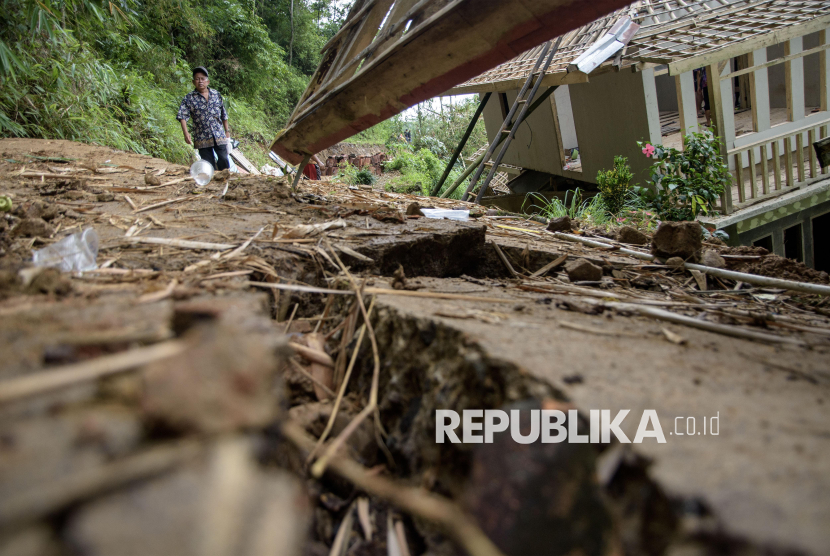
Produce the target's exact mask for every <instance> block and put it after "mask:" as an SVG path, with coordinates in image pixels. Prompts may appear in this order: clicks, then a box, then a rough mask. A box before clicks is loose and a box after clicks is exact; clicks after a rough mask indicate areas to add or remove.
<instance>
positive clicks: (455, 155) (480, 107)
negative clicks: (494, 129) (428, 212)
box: [430, 93, 493, 197]
mask: <svg viewBox="0 0 830 556" xmlns="http://www.w3.org/2000/svg"><path fill="white" fill-rule="evenodd" d="M492 94H493V93H486V94H485V95H484V98H482V99H481V102H479V103H478V108H476V112H475V114H473V119H472V120H470V125H468V126H467V131H465V132H464V137H462V138H461V142H460V143H458V147H456V149H455V151H453V153H452V158H450V163H449V164H447V168H446V169H445V170H444V175H443V176H441V179H440V180H438V183H437V184H436V185H435V187H434V188H433V189H432V193H430V195H431V196H432V197H435V196H436V195H438V192H439V191H441V186H443V185H444V182H445V181H447V176H449V175H450V172H451V171H452V167H453V166H455V162H456V161H457V160H458V156H459V155H460V154H461V151H462V150H464V146H465V145H466V144H467V140H468V139H469V138H470V135H471V134H472V133H473V130H474V129H475V127H476V124H477V123H478V118H479V117H480V116H481V113H482V112H483V111H484V107H485V106H486V105H487V101H488V100H490V96H491V95H492ZM450 98H452V97H450Z"/></svg>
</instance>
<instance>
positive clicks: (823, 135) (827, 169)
mask: <svg viewBox="0 0 830 556" xmlns="http://www.w3.org/2000/svg"><path fill="white" fill-rule="evenodd" d="M827 127H828V126H826V125H825V126H821V127H820V128H819V129H820V130H821V138H822V139H826V138H827ZM829 172H830V166H824V167H822V169H821V173H822V174H827V173H829Z"/></svg>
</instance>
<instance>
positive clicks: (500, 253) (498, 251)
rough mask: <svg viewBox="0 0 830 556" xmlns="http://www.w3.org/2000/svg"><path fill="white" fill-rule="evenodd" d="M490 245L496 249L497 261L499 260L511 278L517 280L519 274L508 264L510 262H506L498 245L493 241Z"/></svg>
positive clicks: (505, 257)
mask: <svg viewBox="0 0 830 556" xmlns="http://www.w3.org/2000/svg"><path fill="white" fill-rule="evenodd" d="M490 244H491V245H492V246H493V247H494V248H495V249H496V254H497V255H498V256H499V259H501V262H502V264H503V265H504V267H505V268H506V269H507V271H508V272H509V273H510V274H511V276H513V278H518V277H519V273H518V272H516V270H515V269H514V268H513V265H512V264H510V261H508V260H507V256H506V255H505V254H504V252H503V251H502V250H501V247H499V244H498V243H496V242H495V241H491V242H490Z"/></svg>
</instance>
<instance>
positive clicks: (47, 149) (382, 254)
mask: <svg viewBox="0 0 830 556" xmlns="http://www.w3.org/2000/svg"><path fill="white" fill-rule="evenodd" d="M0 152H3V160H0V175H2V178H0V195H8V196H9V197H11V198H12V201H13V203H14V209H13V210H12V212H11V213H6V215H4V216H3V217H2V220H0V222H2V224H0V249H2V253H0V315H2V316H3V317H5V318H3V319H0V350H2V353H3V354H4V358H3V363H2V364H0V415H2V418H0V423H2V425H0V554H148V553H156V554H191V553H192V554H205V553H207V552H211V553H215V554H265V553H269V554H286V555H295V554H297V555H299V554H303V555H306V554H307V555H316V554H329V553H330V551H331V550H332V546H333V545H335V544H339V546H341V547H342V552H340V553H341V554H348V555H352V556H357V555H364V554H367V555H368V554H389V553H395V552H394V551H395V550H398V551H400V550H401V546H402V545H404V544H405V545H406V546H407V547H408V550H409V553H410V554H432V555H443V554H446V555H450V554H460V553H462V551H461V549H460V548H459V545H458V544H457V543H456V542H455V541H454V540H453V539H454V538H456V537H454V535H453V531H452V530H448V529H447V528H445V527H441V526H440V524H439V523H437V522H436V521H434V520H431V519H426V518H424V516H422V515H419V514H417V513H414V514H413V513H411V512H407V511H402V510H401V509H400V507H399V506H397V505H396V504H392V503H390V502H389V497H388V496H382V495H380V494H378V492H374V491H371V490H370V491H368V492H367V490H365V489H358V488H355V486H354V484H353V482H352V481H350V480H347V479H345V478H344V476H343V475H340V474H338V473H337V472H336V471H329V472H326V473H325V474H324V475H322V477H320V478H319V479H315V478H313V476H312V474H311V467H310V466H311V464H312V463H313V462H314V461H315V460H314V457H309V455H308V453H307V451H305V449H303V448H301V447H300V444H298V443H297V442H295V441H294V440H291V437H290V435H289V436H286V435H285V434H284V431H285V428H284V427H285V426H286V424H287V423H293V424H299V425H300V426H301V427H302V430H304V431H305V432H306V434H307V435H310V436H311V437H312V438H313V439H315V440H316V439H317V438H319V437H320V436H321V435H322V434H323V433H324V431H325V429H326V428H327V423H328V422H329V421H330V420H331V431H330V433H329V437H328V438H335V437H337V436H338V435H340V434H342V433H343V431H345V430H348V428H349V423H350V422H352V420H353V419H354V418H355V417H356V416H357V415H358V414H359V413H360V412H361V410H362V409H363V408H364V407H366V404H367V403H368V400H369V399H370V398H371V390H372V384H373V373H374V369H375V355H374V350H373V348H372V347H371V346H372V344H374V345H375V346H376V347H377V362H378V368H379V371H380V372H379V375H378V378H379V383H378V413H377V415H378V416H379V418H378V419H377V420H376V419H375V418H373V417H370V418H368V419H367V420H366V421H365V422H364V423H363V424H362V425H360V426H359V427H356V429H355V432H354V434H352V435H351V436H350V437H349V438H348V440H347V441H346V442H345V446H344V448H343V449H342V451H340V452H338V455H337V456H336V457H337V458H341V459H344V460H345V459H347V460H349V461H353V462H356V463H357V464H359V465H360V466H362V469H364V470H365V472H366V473H367V474H368V475H369V476H377V477H381V478H389V479H394V480H395V481H396V483H395V484H396V485H397V487H396V488H401V489H403V488H404V487H406V486H414V487H418V488H420V489H421V491H420V492H431V493H434V494H436V495H440V496H442V497H444V498H445V499H447V500H451V501H453V503H454V504H455V507H456V508H458V511H459V512H463V513H464V514H466V515H468V516H471V518H472V519H473V520H474V522H475V523H476V524H477V526H478V527H479V528H480V529H481V530H482V531H483V532H484V533H485V534H486V535H487V536H488V537H489V539H490V540H491V541H492V542H493V543H494V544H495V545H496V546H497V547H498V549H500V550H501V551H502V552H503V553H504V554H509V555H518V554H552V555H553V554H557V555H558V554H562V555H564V554H577V553H582V554H590V555H603V554H608V555H611V554H626V555H640V554H643V555H652V554H655V555H657V554H672V555H679V554H683V555H687V554H688V555H704V554H725V555H733V554H734V555H744V554H823V553H825V552H826V546H828V544H829V543H830V537H828V532H827V529H826V523H827V522H828V519H830V504H828V502H827V501H828V500H830V478H828V475H827V473H826V465H824V462H826V461H827V459H828V457H830V441H828V439H830V429H829V428H828V425H827V419H826V415H827V409H826V408H827V403H828V400H830V396H828V394H829V393H830V392H829V391H828V388H830V369H828V367H827V360H828V352H830V319H828V318H827V317H826V316H825V313H826V309H827V304H826V303H827V302H826V298H822V297H819V296H810V295H804V294H799V293H794V292H787V291H784V292H782V291H781V290H765V289H762V288H753V287H752V286H750V285H746V284H744V285H742V286H740V288H739V289H738V290H735V289H734V288H736V287H738V284H736V283H735V282H732V281H727V280H718V279H711V278H709V279H708V280H706V279H705V277H704V279H703V281H702V283H701V282H699V280H700V277H698V278H697V279H696V278H695V277H693V276H691V275H690V274H688V273H687V272H685V271H684V270H683V269H682V268H679V269H678V268H674V267H670V266H666V265H662V264H654V263H648V264H646V263H644V261H642V260H639V259H635V258H633V257H630V256H627V255H625V254H623V253H620V252H619V250H618V249H617V248H616V247H617V246H618V245H619V244H617V243H616V242H615V241H614V240H613V239H611V238H608V237H607V235H608V234H605V233H604V232H603V233H600V232H599V231H596V230H578V231H576V232H575V235H576V236H577V237H587V238H591V239H596V240H599V239H601V240H602V241H603V242H605V243H606V244H608V245H610V247H606V248H594V247H587V246H585V245H582V244H579V243H576V242H573V241H563V240H562V239H558V238H556V237H553V236H552V235H551V234H549V233H547V232H545V231H544V225H543V224H541V223H537V222H533V221H525V220H522V219H514V218H504V217H489V216H481V217H478V218H472V219H470V220H469V221H467V222H456V221H449V220H430V219H425V218H422V217H417V216H415V217H408V216H407V215H406V209H407V206H408V205H409V204H410V203H412V202H413V201H415V200H418V201H419V202H420V203H421V205H425V200H424V199H423V198H415V197H411V196H407V195H400V194H393V193H385V192H380V191H367V190H363V189H360V188H349V187H348V186H345V185H342V184H337V183H333V182H308V181H306V182H303V183H302V184H301V186H300V188H299V191H297V192H292V191H290V188H289V184H288V183H287V182H286V181H285V180H279V179H276V178H268V177H247V178H238V177H230V178H229V179H228V180H227V182H226V181H225V180H224V179H220V180H218V181H216V182H213V183H211V184H209V185H208V186H207V187H205V188H198V187H196V186H195V183H194V182H192V181H189V180H187V179H186V176H187V174H186V168H183V167H177V166H175V165H171V164H169V163H167V162H165V161H161V160H157V159H151V158H148V157H142V156H138V155H135V154H131V153H123V152H118V151H113V150H112V149H107V148H102V147H95V146H88V145H80V144H75V143H70V142H64V141H33V140H3V141H0ZM156 174H158V175H157V176H156ZM148 175H149V176H155V177H157V178H159V181H160V182H161V183H162V184H163V185H160V186H152V185H148V182H152V181H153V180H152V179H148V177H146V176H148ZM183 178H184V179H183ZM170 182H172V183H170ZM429 203H431V204H433V205H434V206H436V207H439V208H454V207H464V208H472V209H475V208H476V207H474V206H472V205H468V204H465V203H460V202H458V201H451V200H437V199H429ZM479 214H480V212H479ZM87 227H93V228H94V229H95V230H96V231H97V233H98V234H99V236H100V237H101V246H100V251H99V255H98V259H97V261H98V264H99V269H98V270H97V271H94V272H88V273H84V274H82V275H71V274H61V273H58V272H57V271H47V272H39V271H37V270H36V269H35V270H33V269H32V265H31V262H30V261H31V250H32V249H40V248H43V247H45V246H47V245H50V244H52V243H54V242H55V241H57V240H59V239H61V238H63V237H65V236H66V235H68V234H71V233H74V232H78V231H80V230H82V229H85V228H87ZM603 234H604V235H603ZM182 242H191V243H182ZM626 247H630V246H626ZM636 248H637V249H641V250H642V251H643V252H647V251H648V246H642V247H636ZM704 248H705V249H712V250H715V251H718V252H719V253H720V254H722V255H726V256H727V257H726V261H727V265H729V267H730V268H733V269H738V270H744V271H745V270H746V269H749V268H754V267H752V265H758V268H759V269H763V268H767V269H768V270H766V272H782V273H783V272H787V273H789V274H787V275H786V276H782V277H785V278H792V277H794V276H798V277H799V278H798V279H800V280H806V281H814V282H817V283H826V276H821V275H818V276H815V275H812V274H810V273H808V272H805V271H804V270H803V269H800V268H799V267H797V266H796V265H792V264H785V263H780V262H776V258H774V256H772V255H767V254H764V253H760V252H757V251H752V252H749V251H747V250H746V249H730V248H727V247H725V246H722V245H720V244H719V242H710V243H706V244H704ZM730 255H731V257H730ZM741 257H743V258H741ZM754 257H759V258H757V259H756V258H754ZM338 258H339V259H340V260H342V262H343V264H344V265H346V266H348V267H349V268H350V272H351V273H353V274H354V277H355V279H356V281H357V283H358V286H359V287H362V288H365V290H364V291H365V292H366V293H367V295H366V296H365V301H366V306H367V307H369V306H371V311H372V317H371V323H372V332H371V333H364V335H363V336H361V332H360V330H361V326H362V325H363V324H364V323H363V319H362V317H361V316H360V311H359V309H358V306H357V304H356V302H355V296H354V295H353V292H352V294H350V291H349V290H351V289H352V285H351V284H352V283H351V282H350V280H349V279H348V276H347V275H346V273H344V272H343V270H342V268H341V266H340V263H339V262H338ZM578 259H586V260H587V261H589V262H590V263H591V264H593V265H596V266H597V267H599V268H601V269H602V276H601V278H600V280H596V281H589V282H578V283H574V282H573V281H571V280H569V279H568V277H567V273H566V271H565V266H566V265H565V262H566V261H567V262H570V261H574V260H578ZM641 308H648V309H657V310H660V311H665V312H667V313H669V314H670V315H675V316H681V317H690V318H689V319H688V320H687V321H684V322H686V324H677V323H668V322H667V321H665V320H655V318H653V316H654V314H653V313H651V315H652V317H649V316H647V315H648V313H643V312H641V311H639V309H641ZM660 314H661V315H662V313H660ZM663 317H665V315H663ZM689 323H691V324H695V323H702V325H703V326H708V325H717V326H715V327H712V326H709V330H700V329H697V328H693V327H692V326H689V325H688V324H689ZM369 336H372V337H373V338H372V339H373V340H374V341H373V342H372V341H370V338H369ZM736 336H738V337H736ZM361 337H362V338H363V339H362V341H359V338H361ZM315 346H317V347H315ZM148 350H149V351H148ZM153 350H156V351H153ZM165 350H166V351H165ZM162 352H163V353H162ZM113 357H128V358H130V360H132V361H134V363H132V364H131V365H130V364H128V365H126V367H124V364H123V363H122V364H121V365H122V367H118V369H119V370H112V368H113V367H112V365H114V363H111V361H112V359H111V358H113ZM352 362H353V365H354V370H353V372H352V373H351V375H349V371H348V369H349V368H350V367H351V365H352ZM107 365H109V367H107ZM103 367H106V368H108V369H110V370H108V371H107V373H108V374H105V375H104V374H93V375H87V374H84V373H89V372H91V371H90V369H91V368H96V369H100V368H103ZM96 372H98V371H96ZM55 373H57V375H61V376H60V377H57V375H56V374H55ZM347 375H349V376H350V379H349V381H348V383H347V385H346V386H345V387H343V392H344V394H345V396H344V398H343V402H342V404H340V408H339V410H338V411H337V414H336V415H334V416H333V414H334V409H333V406H334V403H333V399H334V397H335V396H336V394H337V392H339V391H340V388H341V386H342V384H343V382H344V380H345V378H344V377H345V376H347ZM53 377H57V378H53ZM64 377H74V378H71V379H67V378H64ZM31 379H35V380H34V383H32V382H31ZM54 380H58V381H59V382H55V383H53V382H50V381H54ZM21 381H22V382H21ZM50 384H51V386H50ZM436 409H453V410H455V411H462V410H463V409H505V410H510V409H522V410H525V411H527V410H533V409H559V410H561V411H565V412H568V411H569V410H575V411H577V412H578V415H579V422H578V425H577V426H578V430H579V432H585V433H587V431H588V429H589V424H590V421H591V419H592V418H593V415H592V413H591V411H592V410H601V409H607V410H610V412H611V415H615V414H616V413H617V411H619V410H622V409H629V410H630V411H631V415H630V416H629V417H628V418H627V419H626V420H625V421H624V423H623V425H621V428H622V430H623V431H624V432H625V433H626V434H627V435H628V437H629V438H633V437H634V435H635V432H636V429H637V425H638V422H639V418H640V415H642V414H643V412H644V410H646V409H654V410H656V411H657V414H658V415H659V419H660V422H661V425H662V428H663V430H664V431H665V433H666V439H667V442H666V443H665V444H659V443H657V442H656V441H654V440H653V439H646V440H645V441H644V442H643V443H642V444H621V443H618V442H614V443H605V444H603V443H586V444H570V443H567V444H539V443H535V444H530V445H520V444H516V443H515V442H513V441H512V440H511V439H510V438H509V435H507V434H506V433H501V434H498V435H496V437H495V438H494V442H493V443H492V444H481V445H478V444H466V445H455V444H451V443H444V444H438V443H436V442H435V410H436ZM716 415H718V416H719V421H718V423H719V431H718V432H719V434H718V435H717V436H712V435H711V434H707V435H701V434H699V432H702V431H701V430H700V427H701V426H702V423H703V419H704V418H705V419H707V421H706V423H707V425H708V426H711V425H710V424H711V423H712V421H711V418H712V417H714V416H716ZM689 417H695V418H696V420H695V423H696V426H697V427H698V428H697V429H696V430H693V431H692V432H689V429H688V426H689V423H691V422H690V421H688V418H689ZM678 419H680V421H678ZM678 423H681V425H678ZM678 426H680V427H681V428H677V427H678ZM519 427H520V429H521V430H522V431H523V432H525V433H527V432H528V430H529V423H527V422H521V423H520V425H519ZM681 430H682V431H684V432H688V434H684V435H683V436H682V437H681V436H680V435H679V432H680V431H681ZM709 430H710V431H711V429H709ZM675 431H678V435H677V436H675V435H674V432H675ZM317 455H318V456H319V453H318V454H317ZM274 524H279V527H276V528H275V526H274Z"/></svg>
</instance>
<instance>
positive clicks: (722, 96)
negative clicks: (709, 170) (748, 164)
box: [706, 63, 743, 214]
mask: <svg viewBox="0 0 830 556" xmlns="http://www.w3.org/2000/svg"><path fill="white" fill-rule="evenodd" d="M718 66H719V64H718V63H714V64H712V65H710V66H707V67H706V78H707V83H708V88H709V104H710V105H711V112H712V117H713V119H714V124H715V134H716V135H718V136H719V137H720V138H721V147H720V150H721V156H722V157H723V160H724V162H726V163H727V164H729V156H728V155H727V151H728V150H729V145H730V144H731V143H732V142H734V140H735V111H734V110H733V108H732V80H731V79H724V80H723V81H721V79H720V76H721V68H719V67H718ZM729 124H731V126H730V125H729ZM730 127H731V130H732V133H731V135H732V137H731V139H730V137H729V133H728V132H729V128H730ZM735 160H736V166H735V170H736V171H737V173H738V179H739V180H740V179H741V177H742V170H743V169H742V168H741V166H742V165H743V161H742V157H741V156H740V155H738V156H737V157H735ZM742 189H743V184H741V183H739V184H738V191H739V192H741V191H742ZM724 193H725V195H724V198H723V212H724V213H725V214H731V213H732V190H731V189H730V188H728V187H727V188H725V191H724Z"/></svg>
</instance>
